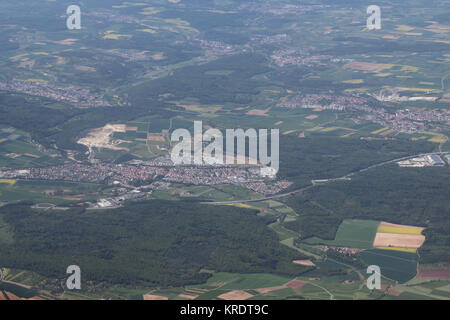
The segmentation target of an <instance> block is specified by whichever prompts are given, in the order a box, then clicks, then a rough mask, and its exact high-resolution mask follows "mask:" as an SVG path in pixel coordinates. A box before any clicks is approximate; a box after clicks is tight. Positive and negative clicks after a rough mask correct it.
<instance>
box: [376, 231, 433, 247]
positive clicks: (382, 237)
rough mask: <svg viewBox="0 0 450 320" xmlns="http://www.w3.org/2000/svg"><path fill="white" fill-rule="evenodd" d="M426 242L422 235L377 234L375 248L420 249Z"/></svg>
mask: <svg viewBox="0 0 450 320" xmlns="http://www.w3.org/2000/svg"><path fill="white" fill-rule="evenodd" d="M424 242H425V236H423V235H421V234H396V233H377V234H376V236H375V240H374V242H373V246H374V247H400V248H420V247H421V246H422V244H423V243H424Z"/></svg>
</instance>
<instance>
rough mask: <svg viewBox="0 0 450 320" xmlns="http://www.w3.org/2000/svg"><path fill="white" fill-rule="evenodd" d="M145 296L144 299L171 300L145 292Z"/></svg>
mask: <svg viewBox="0 0 450 320" xmlns="http://www.w3.org/2000/svg"><path fill="white" fill-rule="evenodd" d="M143 298H144V300H169V298H167V297H163V296H156V295H153V294H144V295H143Z"/></svg>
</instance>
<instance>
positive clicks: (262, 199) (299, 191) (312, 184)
mask: <svg viewBox="0 0 450 320" xmlns="http://www.w3.org/2000/svg"><path fill="white" fill-rule="evenodd" d="M447 153H448V152H430V153H420V154H416V155H413V156H406V157H402V158H397V159H393V160H388V161H384V162H381V163H378V164H374V165H371V166H369V167H367V168H364V169H361V170H358V171H354V172H351V173H349V174H346V175H345V176H342V177H339V178H331V179H321V180H311V185H309V186H306V187H303V188H300V189H297V190H293V191H290V192H287V193H281V194H276V195H273V196H267V197H264V198H259V199H247V200H245V199H244V200H231V201H217V202H202V203H203V204H230V203H249V202H260V201H266V200H272V199H279V198H284V197H288V196H290V195H293V194H295V193H301V192H303V191H305V190H308V189H311V188H313V187H315V186H316V185H317V184H318V182H319V181H320V183H319V184H324V183H329V182H333V181H339V180H341V181H342V180H351V177H352V176H354V175H356V174H358V173H362V172H365V171H368V170H370V169H373V168H377V167H381V166H384V165H386V164H390V163H394V162H398V161H403V160H409V159H413V158H417V157H423V156H427V155H433V154H436V155H443V154H447Z"/></svg>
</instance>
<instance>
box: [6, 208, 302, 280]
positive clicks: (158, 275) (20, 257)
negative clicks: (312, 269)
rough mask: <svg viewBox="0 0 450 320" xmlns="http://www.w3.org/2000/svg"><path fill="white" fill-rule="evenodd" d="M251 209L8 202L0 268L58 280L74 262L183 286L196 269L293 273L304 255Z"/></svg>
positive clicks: (100, 272)
mask: <svg viewBox="0 0 450 320" xmlns="http://www.w3.org/2000/svg"><path fill="white" fill-rule="evenodd" d="M256 213H257V212H256V211H254V210H248V209H241V208H230V207H224V206H207V205H201V204H195V203H190V202H178V201H176V202H171V201H160V200H155V201H149V202H140V203H130V204H127V205H126V206H125V207H123V208H120V209H116V210H99V211H89V210H86V211H85V210H84V209H71V210H68V211H63V212H61V211H52V210H49V211H39V210H33V209H31V208H30V206H29V204H24V203H22V204H16V205H8V206H5V207H2V208H1V209H0V216H1V217H2V219H3V220H4V221H5V222H6V223H7V224H8V225H9V226H10V228H11V230H12V232H13V234H14V235H13V237H14V242H13V244H11V245H4V246H2V247H1V248H0V256H1V258H2V266H3V267H14V268H19V269H25V270H32V271H34V272H36V273H38V274H41V275H43V276H47V277H52V278H60V279H61V278H64V277H65V276H66V275H65V270H66V268H67V266H69V265H72V264H76V265H79V266H80V268H81V270H82V273H83V279H84V280H86V281H93V282H94V283H99V282H106V283H109V284H124V285H136V286H137V285H147V286H182V285H187V284H194V283H201V282H204V281H205V280H206V279H207V278H208V277H209V276H210V274H208V273H202V272H200V271H201V269H209V270H216V271H226V272H238V273H246V272H247V273H250V272H252V273H255V272H256V273H258V272H270V273H277V274H283V275H291V276H294V275H299V274H301V273H302V272H305V271H307V270H309V268H308V267H303V266H298V265H295V264H293V263H292V260H293V259H299V258H304V257H302V255H301V254H299V253H298V252H296V251H294V250H292V249H289V248H287V247H285V246H283V245H281V244H280V243H279V242H278V241H279V240H278V236H277V235H276V234H275V232H273V231H272V230H270V229H269V228H267V224H268V223H270V222H272V221H271V220H270V218H263V217H259V216H257V215H256Z"/></svg>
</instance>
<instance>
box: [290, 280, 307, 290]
mask: <svg viewBox="0 0 450 320" xmlns="http://www.w3.org/2000/svg"><path fill="white" fill-rule="evenodd" d="M305 284H308V283H307V282H303V281H299V280H292V281H290V282H288V283H286V287H289V288H291V289H300V288H301V287H303V286H304V285H305Z"/></svg>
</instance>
